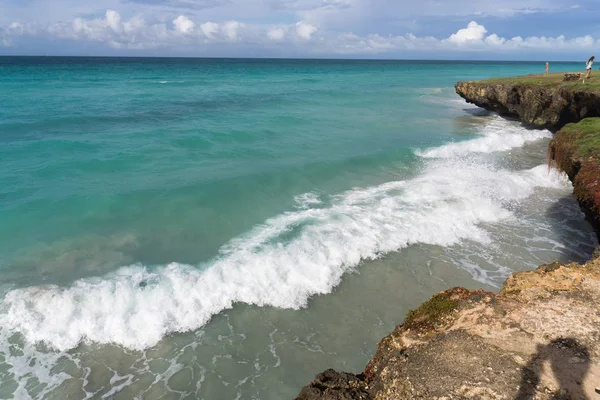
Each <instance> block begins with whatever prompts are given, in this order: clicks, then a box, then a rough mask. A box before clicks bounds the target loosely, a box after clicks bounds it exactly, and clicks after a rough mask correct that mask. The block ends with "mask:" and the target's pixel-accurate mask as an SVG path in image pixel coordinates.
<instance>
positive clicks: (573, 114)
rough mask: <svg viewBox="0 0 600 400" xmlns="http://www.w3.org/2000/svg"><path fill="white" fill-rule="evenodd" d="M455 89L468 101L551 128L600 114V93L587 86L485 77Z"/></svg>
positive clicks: (528, 122)
mask: <svg viewBox="0 0 600 400" xmlns="http://www.w3.org/2000/svg"><path fill="white" fill-rule="evenodd" d="M455 89H456V93H458V94H459V95H460V96H461V97H462V98H464V99H465V100H466V101H467V102H468V103H472V104H475V105H477V106H479V107H482V108H485V109H486V110H489V111H495V112H497V113H499V114H500V115H504V116H511V117H516V118H519V119H520V120H521V121H523V122H524V123H526V124H528V125H532V126H536V127H540V128H546V129H549V130H551V131H557V130H558V129H560V128H561V127H563V126H564V125H566V124H568V123H570V122H578V121H580V120H581V119H583V118H588V117H598V116H600V96H599V95H597V94H596V93H595V92H593V91H588V90H584V89H573V88H568V87H560V86H557V87H555V86H544V85H536V84H528V83H519V82H516V83H498V84H495V83H486V82H485V81H482V82H477V81H470V82H458V83H457V84H456V85H455Z"/></svg>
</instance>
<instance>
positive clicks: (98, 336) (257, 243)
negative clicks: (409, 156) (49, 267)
mask: <svg viewBox="0 0 600 400" xmlns="http://www.w3.org/2000/svg"><path fill="white" fill-rule="evenodd" d="M493 123H494V124H495V127H494V126H492V127H491V128H490V127H488V129H490V130H491V131H493V132H496V131H497V130H499V129H500V125H501V124H500V122H498V121H494V122H493ZM504 124H505V125H504V126H505V127H506V128H507V129H511V131H510V132H509V133H508V135H509V136H510V135H513V136H516V137H519V138H520V139H518V140H515V141H511V140H512V139H508V140H509V141H511V143H513V144H512V145H515V146H516V145H517V143H521V144H522V143H524V142H525V141H526V140H534V139H533V137H534V136H536V135H537V137H545V136H547V133H543V132H538V131H535V132H530V131H526V130H525V129H523V128H520V127H518V126H517V127H513V124H510V123H507V122H504ZM494 135H495V133H486V134H484V136H483V137H482V138H480V139H475V140H473V141H471V142H463V143H457V144H453V145H447V146H442V147H440V148H437V149H431V150H428V153H427V154H424V156H425V157H436V158H435V159H430V160H426V162H425V166H424V168H423V171H422V173H421V174H420V175H418V176H417V177H416V178H414V179H410V180H406V181H396V182H389V183H386V184H383V185H380V186H376V187H372V188H367V189H355V190H350V191H348V192H345V193H342V194H339V195H337V196H333V197H330V198H328V199H327V202H323V201H322V199H321V197H322V196H319V197H317V196H316V195H314V194H306V195H303V196H299V197H297V198H296V201H297V203H298V204H299V207H298V208H299V209H298V210H296V211H290V212H287V213H284V214H281V215H279V216H276V217H274V218H272V219H269V220H267V221H265V222H264V223H263V224H262V225H260V226H257V227H255V228H254V229H253V230H251V231H250V232H248V233H247V234H245V235H243V236H241V237H238V238H235V239H233V240H231V241H230V242H229V243H228V244H227V245H225V246H223V248H222V249H221V250H220V253H219V255H218V256H217V257H216V258H215V259H214V260H212V261H211V262H210V263H208V264H206V265H202V266H190V265H183V264H178V263H172V264H169V265H166V266H159V267H155V268H149V267H146V266H143V265H132V266H128V267H124V268H121V269H119V270H118V271H117V272H115V273H114V274H112V275H109V276H105V277H102V278H95V279H82V280H78V281H76V282H74V283H73V284H72V285H71V286H69V287H59V286H38V287H31V288H22V289H15V290H12V291H10V292H8V293H7V294H6V296H5V298H4V300H3V302H2V306H1V311H0V337H4V338H6V337H8V336H10V335H11V334H13V333H15V332H19V333H21V334H22V335H23V336H24V337H25V339H26V340H27V341H28V342H29V343H36V342H45V343H47V344H49V345H51V346H52V347H54V348H56V349H59V350H67V349H71V348H74V347H76V346H77V345H78V344H79V343H80V342H81V341H93V342H97V343H116V344H119V345H121V346H124V347H127V348H130V349H144V348H148V347H150V346H153V345H154V344H156V343H157V342H158V341H159V340H160V339H161V338H162V337H163V336H165V335H166V334H168V333H171V332H183V331H189V330H194V329H197V328H199V327H201V326H202V325H204V324H206V323H207V322H208V321H209V319H210V318H211V317H212V316H213V315H215V314H217V313H219V312H221V311H223V310H225V309H228V308H231V307H232V306H233V305H234V304H235V303H246V304H254V305H258V306H273V307H279V308H289V309H298V308H301V307H304V306H306V304H307V301H308V299H309V298H310V297H311V296H313V295H316V294H325V293H329V292H330V291H331V290H332V288H333V287H335V286H336V285H337V284H339V282H340V280H341V278H342V276H343V274H344V273H346V272H347V271H349V270H352V269H353V268H355V267H356V266H357V265H358V264H359V263H360V262H361V260H368V259H375V258H377V257H379V256H381V255H382V254H385V253H387V252H390V251H395V250H399V249H402V248H404V247H406V246H408V245H410V244H414V243H426V244H432V245H440V246H451V245H454V244H457V243H459V242H460V241H461V240H465V239H469V240H471V241H477V242H481V243H485V242H487V241H489V237H488V234H487V232H486V231H485V229H483V228H482V227H481V224H482V223H494V222H497V221H500V220H506V219H509V218H511V217H512V213H511V211H510V207H509V205H510V204H512V203H513V202H515V201H518V200H520V199H523V198H525V197H528V196H530V195H531V194H532V193H533V191H534V188H535V187H540V186H542V187H556V188H566V187H567V185H568V180H567V179H566V178H565V177H564V176H563V175H560V174H558V173H556V172H553V173H551V174H548V172H547V169H546V167H545V166H538V167H536V168H533V169H530V170H524V171H517V172H511V171H507V170H502V169H496V168H494V167H493V166H491V165H485V164H483V165H482V164H481V163H480V162H477V163H475V162H472V161H469V158H468V157H463V155H465V154H467V153H469V152H478V151H484V152H485V150H486V149H491V146H492V145H493V144H494V143H496V141H497V139H496V137H495V136H494ZM530 135H534V136H530ZM528 138H530V139H528ZM485 140H487V142H485V143H483V144H479V145H472V144H470V143H472V142H477V141H480V142H481V141H485ZM490 151H491V150H490ZM436 152H437V153H436ZM452 154H456V155H461V157H457V158H452V159H450V158H448V157H450V155H452ZM438 157H441V158H438ZM313 206H317V207H313Z"/></svg>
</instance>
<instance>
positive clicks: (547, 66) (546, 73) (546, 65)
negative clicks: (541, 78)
mask: <svg viewBox="0 0 600 400" xmlns="http://www.w3.org/2000/svg"><path fill="white" fill-rule="evenodd" d="M548 66H549V65H548V62H547V61H546V75H548Z"/></svg>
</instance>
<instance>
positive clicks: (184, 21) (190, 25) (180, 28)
mask: <svg viewBox="0 0 600 400" xmlns="http://www.w3.org/2000/svg"><path fill="white" fill-rule="evenodd" d="M173 26H174V27H175V31H176V32H179V33H182V34H184V35H187V34H189V33H192V31H193V30H194V28H195V27H196V24H195V23H194V22H192V20H190V19H189V18H188V17H186V16H184V15H180V16H179V17H177V18H175V19H174V20H173Z"/></svg>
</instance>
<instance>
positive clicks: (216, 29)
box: [0, 10, 599, 55]
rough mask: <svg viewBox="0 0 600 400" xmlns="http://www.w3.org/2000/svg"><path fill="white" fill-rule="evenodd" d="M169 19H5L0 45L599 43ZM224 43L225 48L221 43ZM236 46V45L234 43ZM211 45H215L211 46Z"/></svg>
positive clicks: (495, 47) (370, 50)
mask: <svg viewBox="0 0 600 400" xmlns="http://www.w3.org/2000/svg"><path fill="white" fill-rule="evenodd" d="M173 18H174V19H172V20H171V22H169V20H165V21H162V22H153V23H149V22H147V21H146V20H145V19H144V18H143V17H142V16H141V15H134V16H132V17H131V18H129V19H125V18H123V17H122V16H121V15H120V14H119V13H118V12H116V11H112V10H108V11H107V12H106V13H105V14H104V15H103V17H99V18H81V17H79V18H75V19H74V20H73V21H72V22H71V23H55V24H50V25H47V26H35V25H32V24H28V23H24V22H18V21H15V22H11V23H7V24H6V26H4V27H0V44H1V45H3V46H12V47H13V48H14V47H16V46H18V44H19V42H20V41H21V40H22V39H23V38H25V37H40V38H46V39H47V38H57V39H62V40H73V41H80V42H82V41H92V42H99V43H104V44H105V45H106V46H107V47H110V48H115V49H127V50H130V51H134V50H147V49H161V48H162V49H168V50H173V49H175V50H177V51H180V52H183V53H190V54H194V53H197V52H199V51H204V50H206V49H210V48H211V47H210V46H218V48H219V49H221V50H222V49H227V48H232V49H239V48H240V47H239V46H246V45H252V46H255V48H256V46H258V47H260V48H264V49H266V50H273V51H274V50H277V51H288V52H293V53H294V54H306V55H328V54H344V55H353V54H356V55H360V54H365V55H367V54H390V55H401V54H403V52H407V51H409V52H437V53H441V52H444V53H449V52H452V51H460V52H465V51H478V52H488V53H494V54H497V53H498V52H505V53H508V52H525V51H526V52H528V53H527V54H530V53H532V52H535V51H545V52H561V53H564V52H570V53H574V52H582V53H584V54H587V53H588V52H589V51H591V50H593V49H595V48H596V47H597V45H598V44H599V42H598V41H597V40H596V39H594V38H593V37H592V36H589V35H587V36H581V37H575V38H570V39H569V38H566V37H565V36H562V35H560V36H557V37H544V36H542V37H526V38H523V37H520V36H515V37H513V38H504V37H501V36H499V35H497V34H495V33H491V34H488V32H487V29H486V28H485V27H484V26H483V25H480V24H478V23H477V22H476V21H472V22H470V23H469V24H468V25H467V26H466V27H465V28H461V29H458V30H457V31H456V32H455V33H454V34H452V35H449V36H448V37H446V38H435V37H431V36H416V35H413V34H410V33H409V34H405V35H385V36H384V35H379V34H376V33H370V34H362V35H359V34H355V33H352V32H341V33H339V32H334V31H331V30H326V29H319V28H317V26H316V25H314V24H312V23H309V22H306V21H304V20H301V21H298V22H296V23H291V24H274V25H269V24H267V25H261V24H246V23H242V22H240V21H234V20H229V21H224V22H212V21H201V20H192V19H191V18H189V17H186V16H183V15H179V16H175V17H173ZM227 46H230V47H227ZM235 46H237V47H235ZM214 48H217V47H214Z"/></svg>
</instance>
